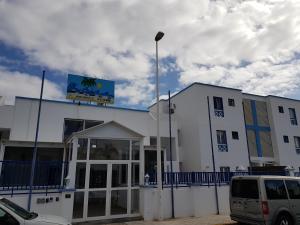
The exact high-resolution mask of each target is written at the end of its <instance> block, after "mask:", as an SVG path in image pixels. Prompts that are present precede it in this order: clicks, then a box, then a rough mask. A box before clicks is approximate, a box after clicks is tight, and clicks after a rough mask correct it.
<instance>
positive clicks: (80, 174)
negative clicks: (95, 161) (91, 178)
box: [75, 163, 86, 189]
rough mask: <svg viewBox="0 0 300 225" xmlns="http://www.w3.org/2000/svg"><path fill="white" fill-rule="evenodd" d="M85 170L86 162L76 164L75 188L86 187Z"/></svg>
mask: <svg viewBox="0 0 300 225" xmlns="http://www.w3.org/2000/svg"><path fill="white" fill-rule="evenodd" d="M85 170H86V163H77V164H76V177H75V188H76V189H83V188H84V187H85Z"/></svg>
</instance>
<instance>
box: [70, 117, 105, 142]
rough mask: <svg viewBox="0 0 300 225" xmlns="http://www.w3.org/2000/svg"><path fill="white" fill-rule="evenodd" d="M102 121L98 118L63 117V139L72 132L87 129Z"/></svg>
mask: <svg viewBox="0 0 300 225" xmlns="http://www.w3.org/2000/svg"><path fill="white" fill-rule="evenodd" d="M102 123H104V121H98V120H80V119H65V124H64V139H67V138H68V137H69V136H71V135H72V133H74V132H78V131H81V130H83V129H88V128H91V127H94V126H97V125H99V124H102Z"/></svg>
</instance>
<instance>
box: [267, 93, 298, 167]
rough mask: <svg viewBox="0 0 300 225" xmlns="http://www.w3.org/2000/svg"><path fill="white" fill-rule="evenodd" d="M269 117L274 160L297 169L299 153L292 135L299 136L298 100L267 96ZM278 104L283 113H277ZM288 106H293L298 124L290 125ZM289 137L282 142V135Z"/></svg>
mask: <svg viewBox="0 0 300 225" xmlns="http://www.w3.org/2000/svg"><path fill="white" fill-rule="evenodd" d="M268 100H269V104H270V109H271V113H270V117H271V121H272V127H271V129H272V134H273V139H272V142H273V143H272V144H273V148H274V153H275V158H276V161H277V162H278V163H279V164H280V165H282V166H287V165H290V166H293V167H294V168H295V169H296V170H297V171H298V170H299V167H300V154H297V153H296V149H295V142H294V136H300V102H299V101H295V100H289V99H285V98H279V97H268ZM278 106H283V109H284V113H279V111H278ZM288 108H295V110H296V116H297V120H298V125H297V126H294V125H291V122H290V116H289V111H288ZM284 135H287V136H288V137H289V143H284V141H283V136H284Z"/></svg>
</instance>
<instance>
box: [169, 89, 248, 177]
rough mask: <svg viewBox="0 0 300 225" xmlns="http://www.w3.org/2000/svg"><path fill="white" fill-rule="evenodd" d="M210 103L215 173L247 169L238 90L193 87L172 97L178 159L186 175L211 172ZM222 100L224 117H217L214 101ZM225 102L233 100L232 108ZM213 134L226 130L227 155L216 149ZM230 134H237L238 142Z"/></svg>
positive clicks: (243, 126)
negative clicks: (223, 169)
mask: <svg viewBox="0 0 300 225" xmlns="http://www.w3.org/2000/svg"><path fill="white" fill-rule="evenodd" d="M207 96H208V97H209V101H210V114H211V127H212V139H213V148H214V153H215V162H216V170H217V171H219V168H220V167H221V166H229V167H230V168H231V170H235V169H236V167H237V166H243V167H245V168H247V166H248V165H249V160H248V150H247V141H246V133H245V124H244V117H243V108H242V93H241V92H240V91H239V90H235V89H227V88H219V87H212V86H207V85H200V84H194V85H192V86H191V87H190V88H188V89H186V90H185V91H183V92H181V93H180V94H178V95H176V96H175V97H173V99H172V102H173V103H175V105H176V110H175V117H176V120H177V123H178V128H179V129H180V130H181V131H182V132H181V133H182V135H181V136H182V140H181V142H182V144H181V148H180V150H181V154H180V155H181V157H182V162H183V169H184V170H186V171H212V170H213V167H212V153H211V151H212V149H211V139H210V137H211V135H210V129H209V123H210V121H209V116H208V103H207ZM214 96H216V97H222V98H223V106H224V117H216V116H215V113H214V104H213V97H214ZM228 98H233V99H234V100H235V106H234V107H231V106H228ZM216 130H225V131H226V135H227V144H228V152H220V151H219V150H218V147H217V137H216ZM232 131H237V132H238V133H239V140H233V139H232V133H231V132H232Z"/></svg>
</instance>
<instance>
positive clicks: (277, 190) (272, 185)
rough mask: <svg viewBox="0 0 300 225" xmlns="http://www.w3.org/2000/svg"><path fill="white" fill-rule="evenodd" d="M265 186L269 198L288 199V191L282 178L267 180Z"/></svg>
mask: <svg viewBox="0 0 300 225" xmlns="http://www.w3.org/2000/svg"><path fill="white" fill-rule="evenodd" d="M265 187H266V192H267V198H268V199H269V200H272V199H287V193H286V190H285V186H284V182H283V181H282V180H265Z"/></svg>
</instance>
